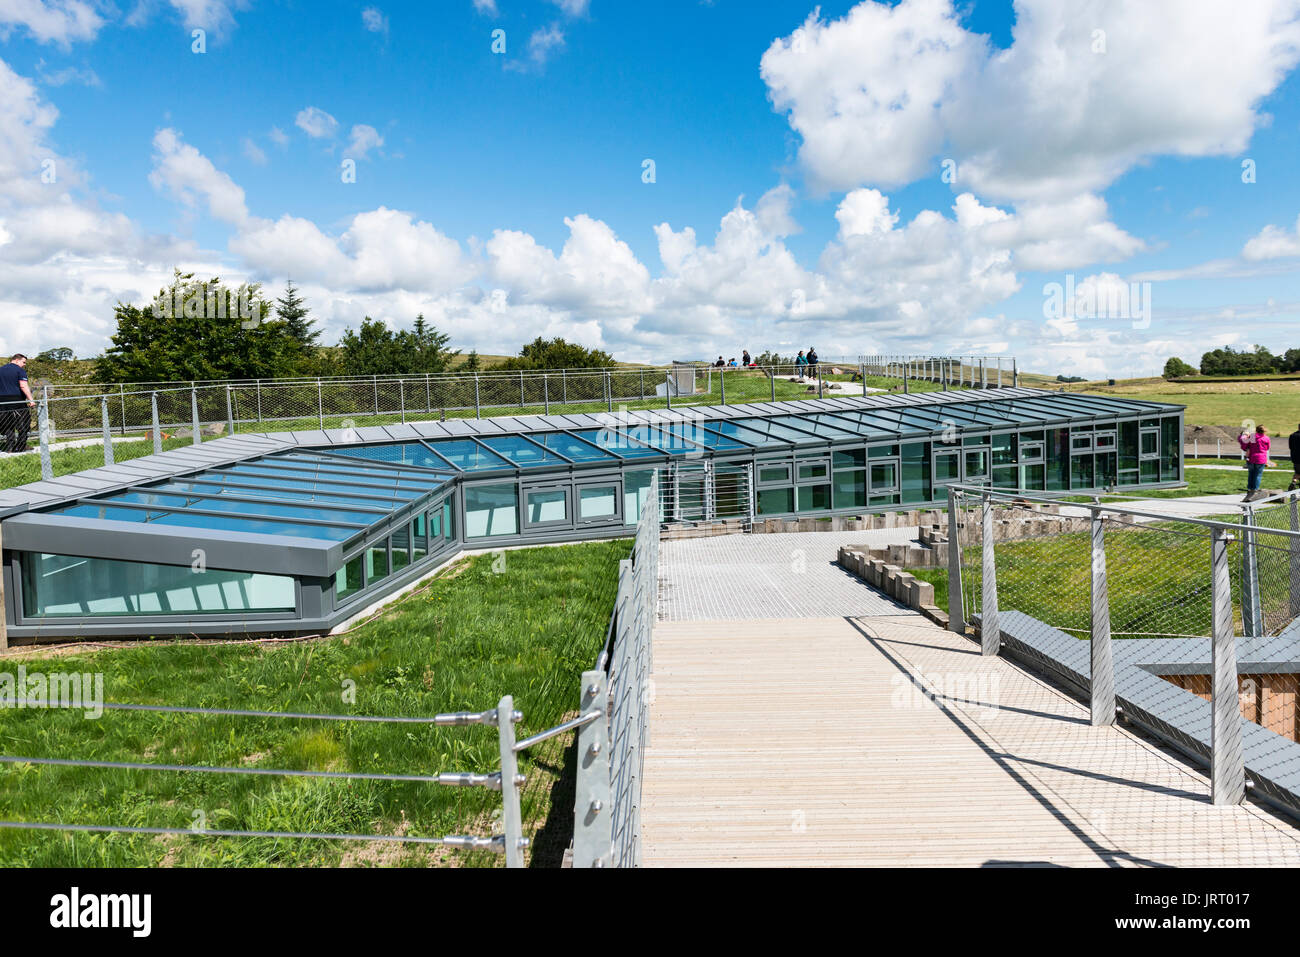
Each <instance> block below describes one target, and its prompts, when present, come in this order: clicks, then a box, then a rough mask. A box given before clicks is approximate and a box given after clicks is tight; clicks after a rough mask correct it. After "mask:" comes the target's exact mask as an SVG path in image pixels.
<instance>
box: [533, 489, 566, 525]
mask: <svg viewBox="0 0 1300 957" xmlns="http://www.w3.org/2000/svg"><path fill="white" fill-rule="evenodd" d="M524 514H525V515H526V516H527V522H528V524H529V525H556V524H562V523H564V522H567V521H568V520H569V490H568V489H567V488H544V489H527V490H526V491H525V504H524Z"/></svg>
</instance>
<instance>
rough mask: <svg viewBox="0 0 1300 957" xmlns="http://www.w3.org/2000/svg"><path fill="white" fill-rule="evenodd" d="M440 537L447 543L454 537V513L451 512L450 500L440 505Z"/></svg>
mask: <svg viewBox="0 0 1300 957" xmlns="http://www.w3.org/2000/svg"><path fill="white" fill-rule="evenodd" d="M442 537H443V540H444V541H448V542H449V541H451V540H452V539H454V538H455V537H456V513H455V511H453V510H452V507H451V499H447V500H446V501H445V502H443V503H442Z"/></svg>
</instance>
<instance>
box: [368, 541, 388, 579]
mask: <svg viewBox="0 0 1300 957" xmlns="http://www.w3.org/2000/svg"><path fill="white" fill-rule="evenodd" d="M387 577H388V540H387V539H385V540H383V541H381V542H375V543H374V544H373V545H371V546H370V547H369V548H367V549H366V585H367V587H368V586H370V585H373V584H374V583H375V582H377V581H382V580H383V579H385V578H387Z"/></svg>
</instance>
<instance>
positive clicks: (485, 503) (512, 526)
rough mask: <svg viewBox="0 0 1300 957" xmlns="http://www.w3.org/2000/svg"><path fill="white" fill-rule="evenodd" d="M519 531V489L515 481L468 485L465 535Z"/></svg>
mask: <svg viewBox="0 0 1300 957" xmlns="http://www.w3.org/2000/svg"><path fill="white" fill-rule="evenodd" d="M518 533H519V489H518V487H517V486H516V485H515V484H514V483H513V482H511V483H509V484H503V485H468V486H466V487H465V537H466V538H487V537H490V536H494V535H517V534H518Z"/></svg>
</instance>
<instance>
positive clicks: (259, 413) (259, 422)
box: [154, 379, 262, 428]
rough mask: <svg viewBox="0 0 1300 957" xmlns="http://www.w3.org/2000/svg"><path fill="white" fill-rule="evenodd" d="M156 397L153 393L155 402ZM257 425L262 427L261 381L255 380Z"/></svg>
mask: <svg viewBox="0 0 1300 957" xmlns="http://www.w3.org/2000/svg"><path fill="white" fill-rule="evenodd" d="M157 396H158V393H156V392H155V393H154V398H155V400H156V399H157ZM257 425H258V428H261V426H262V380H261V379H258V380H257Z"/></svg>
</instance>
